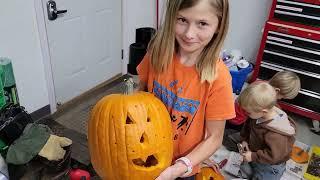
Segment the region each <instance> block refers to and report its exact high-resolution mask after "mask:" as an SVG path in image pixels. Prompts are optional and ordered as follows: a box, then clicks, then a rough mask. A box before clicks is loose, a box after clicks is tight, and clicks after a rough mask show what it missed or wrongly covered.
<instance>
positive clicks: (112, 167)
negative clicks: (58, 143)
mask: <svg viewBox="0 0 320 180" xmlns="http://www.w3.org/2000/svg"><path fill="white" fill-rule="evenodd" d="M172 139H173V138H172V127H171V119H170V115H169V113H168V112H167V109H166V107H165V106H164V105H163V104H162V102H161V101H160V100H159V99H157V98H156V97H155V96H154V95H152V94H150V93H147V92H137V93H134V94H129V95H123V94H113V95H108V96H106V97H104V98H103V99H101V100H100V101H99V102H98V103H97V104H96V105H95V107H94V108H93V110H92V112H91V117H90V121H89V125H88V144H89V151H90V156H91V162H92V165H93V167H94V169H95V170H96V172H97V173H98V175H99V176H100V177H101V178H103V179H112V180H127V179H135V180H136V179H142V180H147V179H155V178H156V177H157V176H158V175H159V174H160V173H161V172H162V171H163V170H164V169H165V168H166V167H168V166H169V165H170V164H171V160H172V155H173V141H172Z"/></svg>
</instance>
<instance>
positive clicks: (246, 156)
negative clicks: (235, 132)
mask: <svg viewBox="0 0 320 180" xmlns="http://www.w3.org/2000/svg"><path fill="white" fill-rule="evenodd" d="M242 156H243V160H244V161H246V162H251V161H252V152H251V151H247V152H245V153H243V154H242Z"/></svg>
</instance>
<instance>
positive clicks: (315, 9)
mask: <svg viewBox="0 0 320 180" xmlns="http://www.w3.org/2000/svg"><path fill="white" fill-rule="evenodd" d="M269 19H277V20H281V21H286V22H292V23H297V24H303V25H307V26H313V27H315V28H320V3H319V1H316V0H275V1H274V3H273V5H272V8H271V11H270V17H269Z"/></svg>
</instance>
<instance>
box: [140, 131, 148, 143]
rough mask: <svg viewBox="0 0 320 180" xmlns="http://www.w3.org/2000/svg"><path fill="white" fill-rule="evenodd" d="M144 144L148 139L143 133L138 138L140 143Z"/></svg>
mask: <svg viewBox="0 0 320 180" xmlns="http://www.w3.org/2000/svg"><path fill="white" fill-rule="evenodd" d="M146 142H148V137H147V135H146V133H143V134H142V136H141V138H140V143H146Z"/></svg>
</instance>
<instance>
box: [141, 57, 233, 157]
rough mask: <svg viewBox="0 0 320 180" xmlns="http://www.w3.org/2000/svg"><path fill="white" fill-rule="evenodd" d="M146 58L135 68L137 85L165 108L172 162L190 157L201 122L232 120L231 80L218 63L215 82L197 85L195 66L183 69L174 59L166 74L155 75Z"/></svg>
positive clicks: (199, 135) (201, 134)
mask: <svg viewBox="0 0 320 180" xmlns="http://www.w3.org/2000/svg"><path fill="white" fill-rule="evenodd" d="M149 58H150V56H149V55H148V54H147V55H146V56H145V57H144V58H143V60H142V61H141V63H140V64H139V65H138V67H137V71H138V74H139V78H140V81H142V82H145V83H146V84H147V88H148V92H151V93H153V94H155V96H156V97H158V98H159V99H160V100H161V101H162V102H163V103H164V104H165V105H166V107H167V109H168V111H169V113H170V116H171V122H172V130H173V136H174V159H177V158H179V157H182V156H185V155H187V154H188V153H190V152H191V151H192V150H193V149H194V148H195V147H196V146H197V145H198V144H199V143H200V142H201V141H202V140H203V138H204V134H205V128H204V127H205V120H213V121H217V120H227V119H232V118H234V117H235V111H234V99H233V95H232V85H231V76H230V73H229V70H228V68H227V67H226V66H225V64H224V63H223V62H222V61H221V60H218V62H217V73H218V76H217V79H216V80H215V81H214V82H213V83H212V85H211V86H210V84H209V83H207V82H205V83H201V82H200V76H199V74H198V72H197V71H196V68H195V66H191V67H187V66H185V65H183V64H181V63H180V59H179V58H178V57H177V56H176V55H175V56H174V58H173V61H172V63H171V65H170V66H169V68H168V69H167V71H166V72H164V73H161V74H155V72H154V71H153V68H152V66H151V63H150V59H149Z"/></svg>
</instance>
